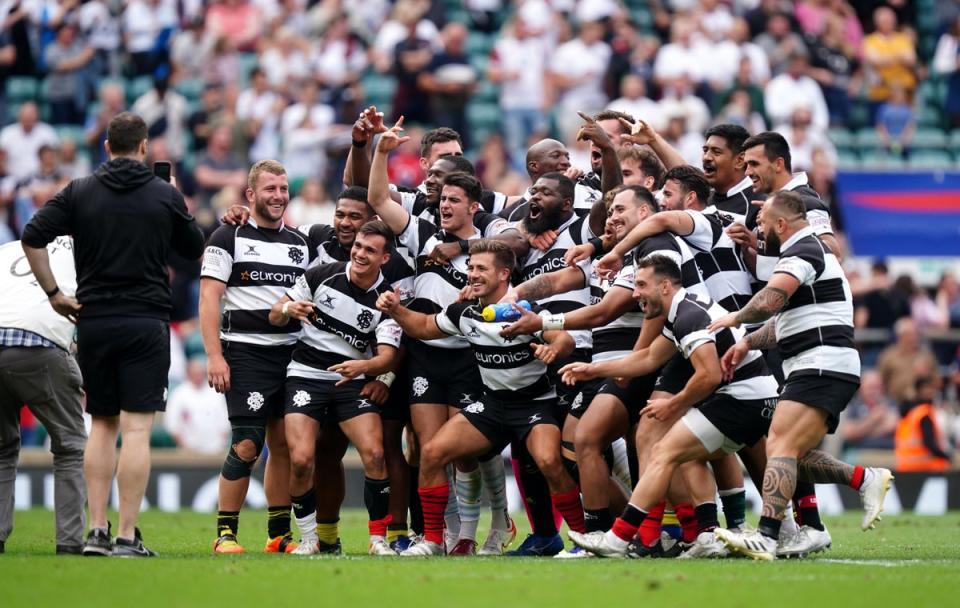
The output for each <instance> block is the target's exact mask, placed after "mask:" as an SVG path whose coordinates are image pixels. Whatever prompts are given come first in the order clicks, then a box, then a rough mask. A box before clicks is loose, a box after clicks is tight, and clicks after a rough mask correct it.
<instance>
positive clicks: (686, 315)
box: [663, 289, 780, 400]
mask: <svg viewBox="0 0 960 608" xmlns="http://www.w3.org/2000/svg"><path fill="white" fill-rule="evenodd" d="M726 314H727V311H726V310H725V309H724V308H723V307H721V306H720V305H718V304H717V303H716V302H714V301H713V300H711V299H710V298H709V297H706V296H697V295H694V294H691V293H687V291H686V290H685V289H679V290H678V291H677V292H676V293H675V294H674V295H673V302H671V304H670V310H669V311H668V312H667V319H666V322H665V323H664V326H663V335H664V336H665V337H666V338H668V339H670V340H672V341H673V343H674V344H675V345H676V347H677V350H679V351H680V354H681V355H683V357H684V358H685V359H689V358H690V356H691V355H692V354H693V351H695V350H697V349H698V348H699V347H701V346H703V345H704V344H706V343H707V342H713V343H714V344H715V345H716V348H717V356H718V357H719V358H721V359H722V358H723V355H724V353H726V352H727V349H729V348H730V347H732V346H733V345H734V344H736V343H737V341H739V340H740V339H741V338H742V337H743V336H744V333H745V332H744V330H743V328H741V327H732V328H731V327H725V328H723V329H721V330H720V331H718V332H716V333H715V334H714V333H711V332H710V331H709V330H708V329H707V327H709V326H710V323H712V322H713V321H716V320H717V319H720V318H721V317H724V316H726ZM779 390H780V389H779V387H778V386H777V380H776V379H775V378H774V377H773V374H771V373H770V370H769V369H767V364H766V362H765V361H764V359H763V355H762V354H761V353H760V351H757V350H751V351H749V352H748V353H747V356H746V357H744V358H743V361H741V362H740V364H739V365H738V366H737V369H736V371H735V372H734V374H733V379H732V380H730V381H729V382H727V381H724V382H723V383H722V384H721V385H720V387H719V388H718V389H717V391H716V392H717V393H721V394H724V395H729V396H730V397H733V398H734V399H744V400H752V399H771V398H775V397H777V395H778V394H779Z"/></svg>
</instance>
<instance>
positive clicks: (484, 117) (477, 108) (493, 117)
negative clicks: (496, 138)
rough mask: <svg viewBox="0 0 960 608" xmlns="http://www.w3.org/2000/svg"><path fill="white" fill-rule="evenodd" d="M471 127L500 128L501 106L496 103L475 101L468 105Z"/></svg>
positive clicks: (475, 128)
mask: <svg viewBox="0 0 960 608" xmlns="http://www.w3.org/2000/svg"><path fill="white" fill-rule="evenodd" d="M467 120H468V121H469V122H470V128H471V129H472V130H474V131H476V130H486V131H499V130H500V120H501V117H500V106H499V105H497V104H495V103H480V102H473V103H471V104H470V105H468V106H467Z"/></svg>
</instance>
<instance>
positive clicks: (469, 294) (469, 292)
mask: <svg viewBox="0 0 960 608" xmlns="http://www.w3.org/2000/svg"><path fill="white" fill-rule="evenodd" d="M504 297H506V296H504ZM473 299H474V297H473V285H470V284H467V285H464V286H463V289H461V290H460V293H459V294H458V295H457V302H466V301H467V300H473Z"/></svg>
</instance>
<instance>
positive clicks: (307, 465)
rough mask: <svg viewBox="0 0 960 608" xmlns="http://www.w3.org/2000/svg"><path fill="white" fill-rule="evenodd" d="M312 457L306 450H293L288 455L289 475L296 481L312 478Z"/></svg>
mask: <svg viewBox="0 0 960 608" xmlns="http://www.w3.org/2000/svg"><path fill="white" fill-rule="evenodd" d="M313 461H314V456H313V454H312V453H310V452H309V451H308V450H294V451H293V452H291V453H290V473H291V474H292V475H293V476H294V477H296V478H297V479H306V478H309V477H312V476H313V466H314V465H313Z"/></svg>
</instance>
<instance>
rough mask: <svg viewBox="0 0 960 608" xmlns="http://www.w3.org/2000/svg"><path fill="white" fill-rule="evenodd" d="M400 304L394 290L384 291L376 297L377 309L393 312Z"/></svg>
mask: <svg viewBox="0 0 960 608" xmlns="http://www.w3.org/2000/svg"><path fill="white" fill-rule="evenodd" d="M399 306H400V297H399V296H398V295H397V294H396V292H394V291H385V292H383V293H382V294H380V297H379V298H377V310H380V311H382V312H385V313H387V314H388V315H390V314H393V313H394V311H396V310H397V307H399Z"/></svg>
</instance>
